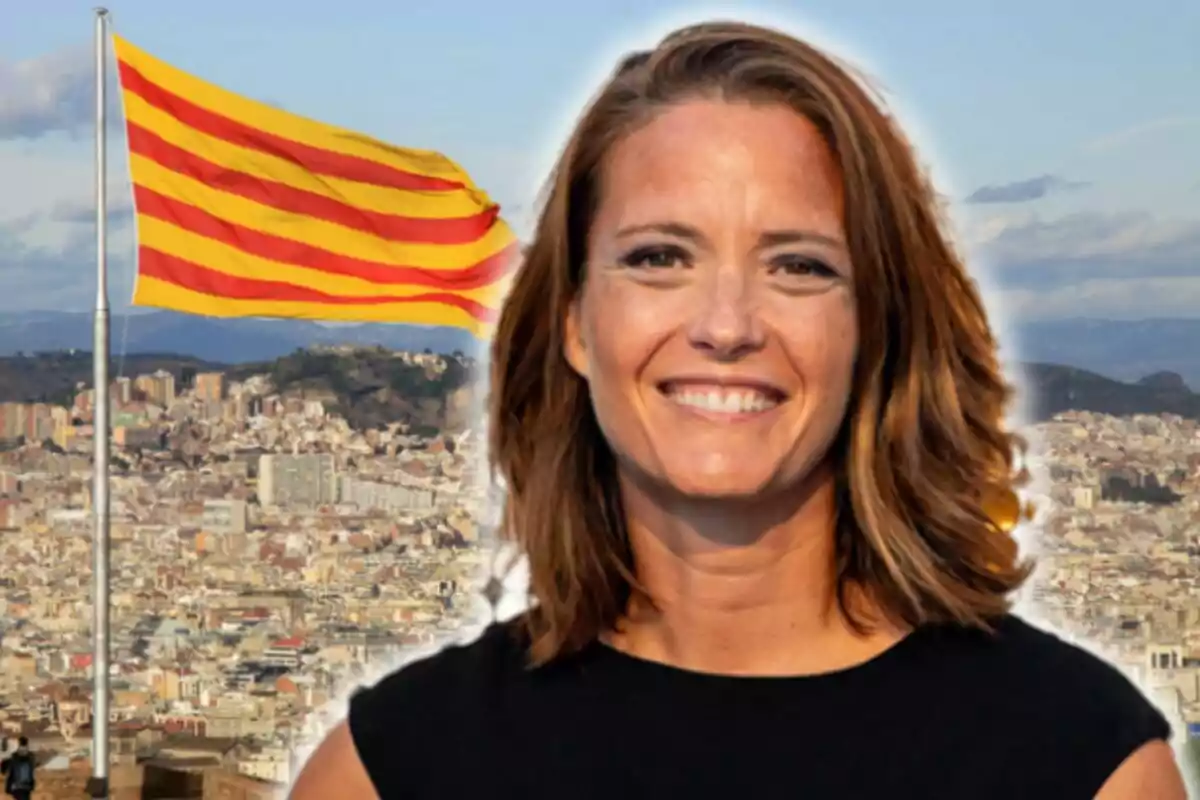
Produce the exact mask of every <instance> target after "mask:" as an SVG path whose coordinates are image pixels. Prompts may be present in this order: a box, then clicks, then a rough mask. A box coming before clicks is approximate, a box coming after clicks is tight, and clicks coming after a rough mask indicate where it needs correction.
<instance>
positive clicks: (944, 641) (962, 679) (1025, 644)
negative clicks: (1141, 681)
mask: <svg viewBox="0 0 1200 800" xmlns="http://www.w3.org/2000/svg"><path fill="white" fill-rule="evenodd" d="M926 641H927V642H928V644H929V646H928V647H926V648H925V651H926V653H927V654H928V657H929V658H930V663H931V664H932V663H933V660H934V659H936V660H937V662H939V663H940V665H941V668H940V669H934V670H931V671H932V672H934V673H935V674H936V675H938V676H939V677H940V679H941V680H943V681H945V682H946V684H948V685H949V689H950V690H951V691H952V693H953V694H954V695H956V696H958V697H960V698H962V706H961V713H962V714H964V715H966V716H968V717H971V718H974V719H976V720H980V719H986V720H988V723H987V725H984V726H979V727H977V728H976V730H975V734H974V735H975V736H976V738H978V737H983V738H985V739H990V740H994V741H990V742H989V744H990V745H994V746H995V747H996V748H1003V749H1004V750H1007V751H1010V752H1015V751H1020V752H1022V753H1023V754H1024V758H1023V759H1022V760H1023V761H1025V763H1026V764H1027V769H1029V770H1031V771H1035V772H1036V771H1041V770H1045V771H1046V772H1047V773H1055V774H1062V775H1073V776H1075V778H1076V779H1078V780H1080V781H1084V782H1090V783H1091V784H1094V789H1099V787H1100V784H1101V783H1103V781H1104V779H1106V778H1107V777H1108V776H1109V775H1110V774H1111V773H1112V772H1113V771H1114V770H1115V769H1116V768H1117V767H1118V766H1119V765H1120V764H1121V763H1122V762H1123V761H1124V760H1125V759H1126V758H1128V757H1129V756H1130V755H1131V754H1132V753H1133V752H1134V751H1136V750H1137V749H1138V748H1140V747H1141V746H1142V745H1144V744H1147V743H1149V742H1152V741H1155V740H1169V739H1170V736H1171V726H1170V724H1169V723H1168V722H1167V719H1166V717H1165V716H1164V715H1163V714H1162V712H1160V711H1159V710H1158V708H1157V707H1156V706H1155V705H1154V704H1153V703H1152V702H1151V701H1150V699H1149V698H1148V697H1147V696H1146V695H1145V694H1144V693H1143V692H1142V690H1141V689H1140V688H1139V687H1138V686H1137V685H1136V684H1135V683H1134V682H1133V680H1131V679H1130V678H1129V677H1128V676H1126V675H1125V673H1124V672H1122V671H1121V670H1120V669H1118V668H1117V667H1116V666H1114V665H1113V664H1112V663H1110V662H1109V661H1108V660H1106V659H1104V658H1102V657H1100V656H1099V655H1096V654H1095V653H1093V652H1091V651H1089V650H1088V649H1086V648H1085V647H1083V646H1081V645H1079V644H1076V643H1073V642H1070V641H1067V640H1065V639H1064V638H1062V637H1061V636H1059V635H1057V634H1055V633H1052V632H1051V631H1049V630H1046V629H1044V628H1042V627H1039V626H1037V625H1033V624H1031V623H1029V622H1027V621H1025V620H1023V619H1021V618H1020V617H1017V616H1008V617H1004V618H1002V619H1000V620H998V621H997V622H996V623H995V625H994V629H993V631H991V632H990V633H984V632H981V631H966V630H964V629H960V628H943V629H937V630H934V631H933V632H931V634H930V635H929V636H928V637H927V638H926Z"/></svg>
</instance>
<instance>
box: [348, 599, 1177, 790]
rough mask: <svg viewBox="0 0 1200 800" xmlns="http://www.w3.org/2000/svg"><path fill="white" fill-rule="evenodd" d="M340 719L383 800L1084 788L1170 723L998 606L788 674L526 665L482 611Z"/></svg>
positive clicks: (621, 662)
mask: <svg viewBox="0 0 1200 800" xmlns="http://www.w3.org/2000/svg"><path fill="white" fill-rule="evenodd" d="M349 724H350V732H351V735H352V737H353V739H354V743H355V746H356V748H357V750H358V754H359V757H360V759H361V760H362V762H363V765H364V766H365V767H366V770H367V773H368V774H369V775H370V777H371V780H372V781H373V782H374V784H375V786H376V789H377V791H378V793H379V795H380V797H381V798H383V800H426V798H439V800H443V799H445V798H455V799H457V798H469V799H471V800H474V799H475V798H492V799H493V800H500V799H501V798H522V799H523V800H533V799H534V798H555V800H559V799H560V798H561V799H564V800H565V798H571V800H584V799H585V798H613V799H615V798H622V799H623V798H654V799H655V800H662V798H690V797H703V798H708V797H713V798H731V799H732V798H737V799H738V800H741V798H756V799H757V798H789V800H794V799H797V798H802V799H803V800H824V798H833V799H835V800H857V798H863V800H876V799H877V798H888V800H905V799H907V798H912V800H941V799H942V798H945V800H992V798H995V800H1015V799H1016V798H1020V800H1042V799H1043V798H1045V800H1092V798H1093V797H1094V795H1095V793H1096V791H1097V790H1098V789H1099V788H1100V786H1101V785H1102V784H1103V783H1104V781H1105V780H1106V779H1107V778H1108V776H1109V775H1111V774H1112V772H1113V771H1114V770H1115V769H1116V768H1117V767H1118V766H1119V765H1120V764H1121V762H1122V761H1124V760H1125V758H1126V757H1127V756H1129V755H1130V754H1131V753H1133V752H1134V751H1135V750H1136V749H1138V747H1140V746H1141V745H1143V744H1145V743H1147V742H1149V741H1151V740H1155V739H1167V738H1169V736H1170V729H1169V726H1168V724H1167V722H1166V720H1165V719H1164V717H1163V716H1162V715H1161V714H1160V713H1159V712H1158V711H1157V710H1156V709H1155V708H1154V706H1152V705H1151V704H1150V703H1149V701H1148V700H1147V699H1146V698H1145V697H1144V696H1143V695H1142V694H1141V692H1140V691H1139V690H1138V689H1137V688H1136V687H1135V686H1134V685H1133V684H1132V683H1130V682H1129V681H1128V680H1127V679H1126V678H1125V677H1124V676H1123V675H1122V674H1121V673H1120V672H1118V671H1117V670H1116V669H1115V668H1113V667H1112V666H1110V665H1109V664H1108V663H1106V662H1104V661H1102V660H1100V659H1098V658H1096V657H1095V656H1093V655H1091V654H1089V653H1087V652H1086V651H1084V650H1082V649H1080V648H1078V647H1075V646H1074V645H1071V644H1068V643H1066V642H1064V641H1062V640H1060V639H1058V638H1056V637H1055V636H1053V635H1051V634H1049V633H1046V632H1044V631H1041V630H1039V629H1037V628H1034V627H1032V626H1030V625H1028V624H1027V623H1025V622H1023V621H1021V620H1020V619H1018V618H1016V617H1006V618H1005V619H1003V620H1001V621H1000V622H999V624H998V625H997V627H996V632H995V634H994V635H989V634H986V633H982V632H979V631H974V630H968V629H963V628H958V627H949V626H940V627H928V628H922V629H919V630H917V631H916V632H914V633H912V634H910V635H909V636H908V637H906V638H905V639H903V640H902V641H900V642H899V643H898V644H896V645H895V646H893V647H892V648H891V649H890V650H888V651H886V652H885V653H883V654H882V655H880V656H878V657H876V658H874V659H872V660H871V661H868V662H866V663H865V664H862V665H859V666H856V667H852V668H849V669H845V670H841V671H838V672H833V673H828V674H823V675H817V676H804V677H790V678H788V677H784V678H758V677H729V676H716V675H707V674H702V673H696V672H689V671H686V670H681V669H678V668H674V667H670V666H666V665H663V664H658V663H655V662H651V661H645V660H641V659H638V658H635V657H633V656H629V655H626V654H623V653H620V652H619V651H617V650H614V649H612V648H610V647H607V646H605V645H603V644H600V643H595V644H593V645H592V646H590V647H589V648H587V649H585V650H584V651H583V652H581V653H579V654H577V655H575V656H571V657H568V658H563V659H560V660H558V661H555V662H552V663H551V664H549V665H547V666H544V667H539V668H536V669H532V670H531V669H529V668H527V667H526V666H525V662H524V650H523V643H522V642H521V641H520V639H519V637H518V636H517V635H515V633H514V631H513V629H512V627H511V626H505V625H494V626H492V627H490V628H489V629H487V630H486V631H485V632H484V633H483V635H482V636H481V637H480V638H479V639H477V640H476V641H474V642H473V643H471V644H468V645H463V646H454V647H449V648H447V649H445V650H443V651H441V652H440V653H438V654H436V655H434V656H432V657H429V658H426V659H423V660H420V661H416V662H413V663H411V664H409V665H407V666H405V667H403V668H401V669H399V670H397V671H395V672H393V673H391V674H390V675H388V676H386V677H385V678H383V679H382V680H381V681H379V682H378V683H377V684H376V685H375V686H373V687H371V688H368V689H363V690H360V691H359V692H358V693H357V694H355V695H354V696H353V697H352V698H351V702H350V718H349Z"/></svg>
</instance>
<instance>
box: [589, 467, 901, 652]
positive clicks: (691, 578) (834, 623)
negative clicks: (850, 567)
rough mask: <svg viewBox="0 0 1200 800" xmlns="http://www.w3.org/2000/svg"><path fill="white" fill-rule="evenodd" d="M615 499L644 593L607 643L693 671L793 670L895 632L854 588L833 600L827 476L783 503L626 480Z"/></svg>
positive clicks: (874, 644) (878, 642) (872, 644)
mask: <svg viewBox="0 0 1200 800" xmlns="http://www.w3.org/2000/svg"><path fill="white" fill-rule="evenodd" d="M625 488H626V491H624V493H623V502H624V505H625V509H626V513H627V518H628V522H627V527H628V531H629V537H630V545H631V548H632V551H633V557H634V562H635V565H636V571H637V576H638V580H639V582H640V583H641V585H642V588H643V589H644V590H645V591H646V592H647V594H648V595H649V597H650V598H652V600H653V604H651V603H648V602H646V601H645V600H644V599H642V598H638V597H636V596H635V598H634V599H633V600H632V601H631V602H630V605H629V608H628V610H627V613H626V615H625V617H624V618H623V619H622V620H621V621H620V624H619V625H618V627H617V630H615V631H612V632H611V633H610V635H608V636H607V637H606V639H607V641H608V642H609V644H611V645H612V646H614V647H616V648H618V649H620V650H624V651H626V652H629V653H631V654H633V655H636V656H638V657H641V658H646V659H650V660H653V661H660V662H663V663H668V664H672V665H674V666H678V667H682V668H685V669H692V670H696V671H700V672H712V673H721V674H731V675H734V674H736V675H802V674H816V673H821V672H828V671H832V670H837V669H842V668H845V667H849V666H852V665H854V664H858V663H861V662H863V661H866V660H869V659H870V658H872V657H873V656H875V655H877V654H878V653H880V652H882V651H883V650H886V649H887V648H888V647H890V646H891V645H892V644H894V643H895V642H896V641H898V640H899V639H900V638H901V637H902V636H903V633H904V632H903V631H902V630H900V629H897V628H895V627H893V626H891V625H889V624H887V623H886V622H885V621H883V620H882V619H881V618H880V615H879V614H878V613H877V609H875V608H874V607H872V606H871V604H870V603H869V602H868V601H867V597H866V595H865V594H864V593H862V592H856V591H850V592H848V596H847V599H848V600H849V601H850V602H852V603H854V604H855V605H854V607H855V610H856V611H857V612H859V613H860V614H863V615H865V616H866V617H867V619H868V620H869V621H871V622H874V623H877V624H876V625H875V627H874V628H873V629H872V632H870V633H869V634H867V635H860V634H859V633H858V632H856V631H855V630H854V628H853V627H852V626H851V624H850V622H849V620H848V619H847V618H846V615H845V613H844V612H843V609H842V608H841V607H840V605H839V603H838V597H837V581H836V566H835V558H836V552H835V498H834V485H833V480H832V477H831V476H828V475H818V476H815V478H814V485H813V486H812V487H811V489H810V490H809V491H806V492H801V493H800V494H801V495H803V496H802V497H801V498H800V499H799V500H798V501H797V500H792V501H791V504H790V507H789V506H788V505H784V504H783V503H782V502H780V503H773V504H755V505H750V504H746V503H725V502H717V501H713V502H705V503H694V502H691V501H684V500H679V499H675V500H666V501H664V500H663V499H661V498H656V497H652V496H651V494H650V493H647V492H644V491H640V490H639V489H638V488H637V487H633V486H627V487H625Z"/></svg>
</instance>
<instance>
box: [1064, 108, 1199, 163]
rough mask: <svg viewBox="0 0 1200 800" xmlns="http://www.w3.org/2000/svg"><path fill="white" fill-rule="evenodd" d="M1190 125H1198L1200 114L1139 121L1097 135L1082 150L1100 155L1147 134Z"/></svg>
mask: <svg viewBox="0 0 1200 800" xmlns="http://www.w3.org/2000/svg"><path fill="white" fill-rule="evenodd" d="M1192 125H1197V126H1200V115H1195V114H1192V115H1177V116H1170V117H1160V118H1159V119H1152V120H1147V121H1145V122H1139V123H1138V124H1136V125H1131V126H1129V127H1128V128H1123V129H1121V130H1119V131H1113V132H1112V133H1106V134H1104V135H1103V136H1097V137H1096V138H1095V139H1092V140H1091V141H1088V142H1086V143H1084V145H1083V150H1084V152H1085V153H1087V154H1089V155H1101V154H1103V153H1107V152H1109V151H1111V150H1116V149H1117V148H1119V147H1124V146H1125V145H1127V144H1130V143H1131V142H1134V141H1137V140H1138V139H1141V138H1142V137H1144V136H1147V135H1149V134H1153V133H1158V132H1160V131H1164V130H1170V129H1173V128H1181V127H1186V126H1192Z"/></svg>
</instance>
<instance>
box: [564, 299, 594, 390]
mask: <svg viewBox="0 0 1200 800" xmlns="http://www.w3.org/2000/svg"><path fill="white" fill-rule="evenodd" d="M563 332H564V334H565V336H564V337H563V357H564V358H566V359H567V363H568V364H570V365H571V369H573V370H575V372H576V374H578V375H579V377H581V378H583V379H584V380H585V381H586V380H587V378H588V350H587V339H586V338H585V337H584V333H583V307H582V301H581V300H580V298H579V297H576V298H575V299H574V300H572V301H571V304H570V305H569V306H568V307H567V316H566V319H565V320H563Z"/></svg>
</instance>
